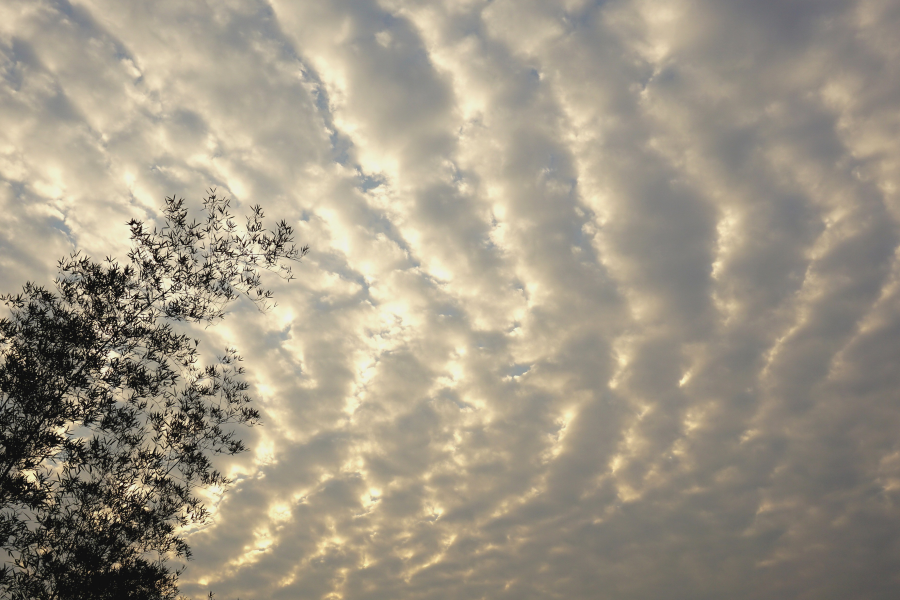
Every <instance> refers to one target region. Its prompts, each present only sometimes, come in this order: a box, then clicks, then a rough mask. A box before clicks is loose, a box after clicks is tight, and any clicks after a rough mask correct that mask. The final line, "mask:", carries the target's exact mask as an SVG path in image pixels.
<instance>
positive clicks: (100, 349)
mask: <svg viewBox="0 0 900 600" xmlns="http://www.w3.org/2000/svg"><path fill="white" fill-rule="evenodd" d="M204 207H205V208H206V219H205V220H204V221H200V222H197V221H193V222H188V216H187V209H186V208H185V207H184V204H183V200H180V199H175V198H174V197H172V198H166V203H165V207H164V211H163V212H164V215H163V216H164V219H165V226H163V227H162V228H161V229H156V228H152V229H149V228H147V227H145V225H144V224H143V223H142V222H140V221H137V220H132V221H131V222H130V223H129V226H130V228H131V239H132V242H133V247H132V250H131V251H130V252H129V254H128V261H127V263H126V264H124V265H121V264H119V263H118V262H116V261H114V260H113V259H111V258H107V259H106V260H105V261H103V262H102V263H97V262H93V261H91V260H90V259H89V258H87V257H84V256H82V255H80V254H79V253H77V252H76V253H74V254H73V255H71V256H69V257H67V258H65V259H63V260H60V262H59V272H60V275H59V277H57V279H56V282H55V291H51V290H48V289H45V288H43V287H40V286H37V285H35V284H32V283H27V284H26V285H25V287H24V289H23V291H22V293H20V294H17V295H4V296H0V299H2V301H3V302H4V303H5V304H6V305H7V307H8V308H9V309H10V313H11V315H10V317H9V318H4V319H0V547H2V548H3V550H5V551H6V554H7V555H8V558H7V560H6V561H5V562H4V564H3V566H2V567H0V597H3V598H10V599H15V600H19V599H21V600H25V599H29V600H30V599H41V600H43V599H47V600H51V599H53V600H69V599H81V598H85V599H87V598H91V599H103V598H109V599H113V598H115V599H119V598H123V599H124V598H135V599H139V598H140V599H172V598H175V597H176V596H177V595H178V587H177V580H178V576H179V574H180V572H181V571H180V570H179V569H173V568H172V567H171V563H172V561H173V560H174V559H188V558H190V548H189V547H188V545H187V543H186V542H185V539H184V534H183V528H184V527H185V526H187V525H189V524H192V523H199V522H202V521H204V520H205V519H206V518H207V517H208V513H207V510H206V508H205V507H204V505H203V503H202V502H201V501H200V500H199V499H198V497H197V495H196V491H197V490H198V488H204V487H205V488H208V487H211V486H224V485H226V484H227V483H228V481H227V479H226V478H225V477H224V476H223V475H222V474H221V473H219V472H218V471H216V470H215V469H214V468H213V465H212V462H211V458H212V457H213V456H214V455H217V454H236V453H238V452H241V451H243V450H244V449H245V448H244V445H243V444H242V442H241V441H240V439H239V438H238V437H237V436H236V428H237V426H240V425H254V424H256V423H257V422H258V419H259V414H258V412H257V411H256V410H255V409H253V408H252V407H250V406H249V402H250V398H249V396H248V395H247V393H246V392H247V389H248V386H247V383H246V382H245V381H244V380H243V379H242V377H241V376H242V374H243V368H242V367H241V366H240V361H241V358H240V356H238V354H237V353H236V351H235V350H233V349H228V350H226V351H225V352H224V354H223V355H222V356H220V357H218V359H217V360H216V361H214V362H213V363H212V364H207V365H204V364H203V363H202V361H201V356H200V354H199V352H198V344H199V342H198V341H197V340H196V339H194V338H191V337H189V336H188V335H186V334H183V333H178V332H177V331H176V330H175V329H174V328H173V324H174V323H177V322H191V323H206V324H209V323H213V322H215V321H218V320H220V319H222V318H223V317H224V315H225V308H226V306H227V305H228V304H229V303H230V302H232V301H234V300H235V299H237V298H238V297H239V296H246V297H248V298H249V299H250V300H252V301H253V302H254V303H256V305H257V306H258V307H259V309H260V310H265V309H266V308H268V307H269V305H270V304H271V302H270V301H271V298H272V293H271V291H270V290H267V289H265V288H263V287H262V284H261V280H260V272H261V271H262V270H271V271H276V272H278V273H279V274H280V275H281V276H282V277H285V278H287V279H291V278H292V276H291V270H290V265H289V263H290V261H297V260H299V259H300V258H302V257H303V256H304V255H305V254H306V253H307V252H308V247H302V248H297V247H296V246H295V245H294V244H293V232H292V229H291V227H290V226H288V225H287V224H286V223H285V222H284V221H282V222H280V223H278V224H277V226H276V227H275V228H274V229H272V230H269V229H266V228H264V227H263V211H262V210H261V209H260V208H259V207H258V206H256V207H253V208H252V211H251V214H250V216H249V217H248V218H247V222H246V227H245V228H242V229H239V228H238V227H237V226H236V225H235V223H234V221H233V219H232V216H231V214H230V212H229V201H228V200H227V199H225V198H220V197H218V196H217V195H216V193H215V190H210V192H209V194H208V197H207V198H206V200H205V201H204Z"/></svg>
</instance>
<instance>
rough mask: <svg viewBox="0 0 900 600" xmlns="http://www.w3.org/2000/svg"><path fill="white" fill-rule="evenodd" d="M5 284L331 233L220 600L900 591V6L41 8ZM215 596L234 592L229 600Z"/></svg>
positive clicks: (11, 188)
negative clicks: (161, 216) (220, 242)
mask: <svg viewBox="0 0 900 600" xmlns="http://www.w3.org/2000/svg"><path fill="white" fill-rule="evenodd" d="M0 23H2V24H3V25H0V70H2V83H0V203H2V208H3V210H4V214H5V215H6V217H5V218H4V219H2V220H0V280H2V282H3V284H4V286H5V289H6V290H7V291H13V290H14V289H15V288H16V287H18V286H19V285H21V284H22V283H23V282H24V280H25V279H27V278H31V279H34V280H36V281H40V282H48V281H49V279H50V278H51V277H52V275H53V270H52V268H53V264H54V261H55V260H56V259H57V258H58V257H59V256H61V255H63V254H65V253H66V252H68V251H69V250H70V249H72V248H75V247H77V248H82V249H84V250H85V251H86V252H88V253H89V254H92V255H96V256H102V255H106V254H118V255H123V254H124V252H125V249H126V245H125V228H124V223H125V221H127V219H129V218H131V217H133V216H135V217H139V218H147V217H152V216H153V215H154V211H155V210H156V208H157V207H158V206H159V205H160V204H161V202H162V199H163V197H164V196H166V195H170V194H177V195H179V196H186V197H187V198H188V199H190V200H195V199H197V198H199V197H200V196H201V194H202V192H203V190H204V189H205V188H206V187H209V186H217V187H218V188H219V190H221V191H223V192H225V193H226V194H228V195H229V196H231V197H233V198H234V199H235V200H236V202H237V204H238V205H239V206H242V207H246V206H247V205H250V204H254V203H260V204H261V205H263V207H264V208H265V209H266V212H267V214H269V215H270V216H272V217H275V218H279V219H280V218H285V219H286V220H288V222H290V223H291V224H293V225H294V226H295V227H296V229H297V231H298V237H299V239H300V240H301V241H303V242H304V243H307V242H308V243H310V244H311V245H312V249H313V251H312V254H311V255H310V257H309V259H308V260H307V261H305V263H304V264H303V265H302V266H301V267H300V268H299V269H298V270H297V275H298V277H297V280H296V281H294V282H291V283H289V284H282V283H279V282H275V287H276V295H277V298H278V301H279V305H280V306H279V307H278V308H277V309H275V310H274V311H272V312H270V313H269V314H267V315H260V314H259V313H257V312H256V311H255V310H254V309H252V308H250V307H246V306H237V307H236V308H235V310H234V312H233V314H232V315H231V317H230V319H228V320H226V321H225V322H224V323H223V324H222V325H221V326H218V327H217V328H215V329H212V330H210V331H209V332H207V333H205V334H204V335H205V336H206V338H207V344H208V346H207V347H208V348H210V349H211V350H210V351H213V350H212V349H214V348H218V347H221V346H224V345H226V344H233V345H236V346H237V347H238V348H239V349H240V350H241V351H242V353H243V354H244V355H245V357H246V359H247V366H248V370H249V371H250V373H251V376H252V380H253V382H254V386H255V394H256V398H257V400H258V405H259V406H260V408H261V409H262V411H263V415H264V423H265V424H264V426H263V427H261V428H258V429H256V430H253V431H251V432H248V434H247V438H248V440H249V441H250V442H251V445H252V446H253V448H254V450H253V451H251V452H250V453H248V454H247V455H246V456H243V457H240V458H238V459H237V460H236V461H234V462H233V463H232V464H231V465H226V466H227V467H228V468H230V469H233V472H234V473H235V474H236V475H237V476H238V479H239V480H238V483H237V484H236V485H235V486H234V487H233V488H232V489H230V490H228V491H227V493H225V495H224V496H223V497H222V499H221V500H220V501H218V503H217V504H216V508H215V511H214V514H215V520H214V522H213V523H212V524H211V525H210V526H208V527H206V528H203V529H202V530H200V531H198V532H197V533H196V534H194V535H193V536H192V537H191V540H190V541H191V543H192V545H193V548H194V555H195V560H194V561H192V563H191V564H190V565H189V568H188V570H187V571H186V572H185V575H184V576H183V578H182V580H183V582H184V591H185V592H186V593H189V594H194V595H195V596H197V597H200V596H201V595H202V594H205V590H206V589H208V588H211V589H213V590H215V591H217V593H218V594H219V595H220V596H221V597H237V596H241V597H255V598H260V599H264V598H273V599H274V598H298V597H299V598H346V599H356V598H358V599H362V598H371V599H375V598H392V599H393V598H402V599H414V598H505V597H508V598H558V597H564V598H659V597H667V598H686V599H687V598H698V597H729V598H762V597H766V598H769V597H798V598H800V597H808V598H847V597H860V598H893V597H894V596H895V595H896V593H897V590H898V589H900V581H898V579H897V576H896V573H897V572H900V570H898V566H900V548H898V547H897V544H896V539H897V534H898V526H897V523H898V517H900V514H898V508H897V506H898V502H900V496H898V493H900V459H898V456H900V445H898V441H897V440H898V438H897V434H896V432H897V431H898V426H900V406H898V398H897V392H896V390H897V389H900V376H898V375H897V373H900V369H897V368H896V363H897V358H898V356H900V342H898V340H900V300H898V298H900V283H898V282H900V261H898V254H897V247H898V237H897V236H898V233H897V223H898V219H900V195H898V194H900V150H898V146H897V131H898V124H900V121H898V113H897V110H896V107H897V106H898V103H900V71H898V68H897V66H896V65H897V64H898V62H897V59H898V56H900V44H898V42H897V41H896V40H897V37H896V34H895V31H896V30H897V28H898V26H900V11H898V9H897V8H896V6H895V3H892V2H890V1H888V0H881V1H876V0H871V1H863V0H859V1H854V2H831V1H826V2H807V1H798V2H791V3H778V2H757V1H754V2H750V1H741V2H731V3H720V2H708V1H701V0H692V1H689V0H679V1H677V2H666V3H659V2H649V1H638V0H622V1H616V2H591V1H559V2H519V1H516V2H513V1H512V0H494V1H493V2H488V1H480V0H472V1H468V0H467V1H451V0H446V1H442V2H419V1H415V0H384V1H382V2H376V1H374V0H371V1H364V0H358V1H350V0H341V1H335V2H305V1H303V2H283V1H279V2H272V3H263V2H252V1H237V0H235V1H232V2H216V3H206V2H187V3H186V2H146V3H144V2H136V1H135V2H125V3H122V2H105V1H102V0H85V1H80V2H76V3H74V4H69V3H66V2H49V1H47V2H24V1H22V2H15V1H14V2H7V3H6V4H5V5H3V6H2V7H0ZM201 582H202V583H201Z"/></svg>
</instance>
